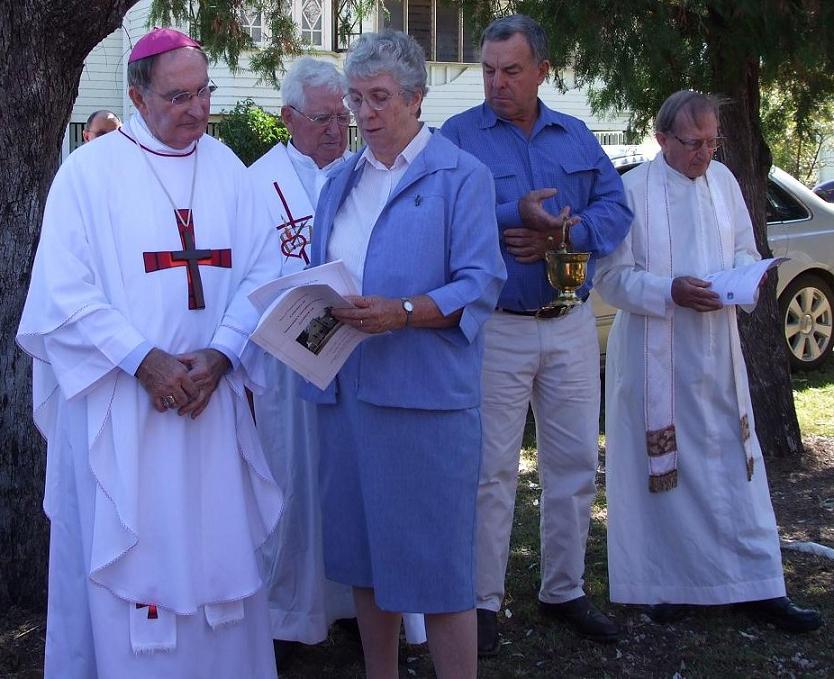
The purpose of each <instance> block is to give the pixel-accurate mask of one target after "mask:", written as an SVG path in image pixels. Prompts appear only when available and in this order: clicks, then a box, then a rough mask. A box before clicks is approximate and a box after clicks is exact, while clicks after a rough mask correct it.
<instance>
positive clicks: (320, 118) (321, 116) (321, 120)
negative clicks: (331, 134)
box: [288, 104, 352, 127]
mask: <svg viewBox="0 0 834 679" xmlns="http://www.w3.org/2000/svg"><path fill="white" fill-rule="evenodd" d="M288 106H289V107H290V108H291V109H292V110H293V111H295V112H296V113H298V114H299V115H302V116H304V117H305V118H307V120H309V121H310V122H311V123H313V125H318V126H319V127H327V126H328V125H330V121H331V120H335V121H336V124H337V125H338V126H339V127H348V126H349V125H350V121H351V119H352V116H351V115H350V113H317V114H315V115H312V116H308V115H307V114H306V113H304V111H299V110H298V109H297V108H296V107H295V106H293V105H292V104H288Z"/></svg>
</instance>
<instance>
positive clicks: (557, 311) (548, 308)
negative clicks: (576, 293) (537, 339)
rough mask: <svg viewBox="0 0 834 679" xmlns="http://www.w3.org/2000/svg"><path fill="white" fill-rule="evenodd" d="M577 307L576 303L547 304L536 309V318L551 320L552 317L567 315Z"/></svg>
mask: <svg viewBox="0 0 834 679" xmlns="http://www.w3.org/2000/svg"><path fill="white" fill-rule="evenodd" d="M574 308H576V305H573V306H564V305H561V304H559V305H556V304H553V305H550V304H547V305H545V306H543V307H542V308H541V309H539V310H538V311H536V318H537V319H539V320H549V319H551V318H561V317H562V316H567V315H568V314H569V313H570V311H571V309H574Z"/></svg>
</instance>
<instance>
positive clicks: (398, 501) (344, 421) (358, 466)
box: [318, 352, 481, 613]
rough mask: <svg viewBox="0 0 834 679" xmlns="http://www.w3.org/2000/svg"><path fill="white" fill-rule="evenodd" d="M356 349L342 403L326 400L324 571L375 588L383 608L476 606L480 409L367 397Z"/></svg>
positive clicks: (341, 384)
mask: <svg viewBox="0 0 834 679" xmlns="http://www.w3.org/2000/svg"><path fill="white" fill-rule="evenodd" d="M358 354H359V352H354V354H353V356H352V357H351V358H350V359H349V360H348V362H347V363H346V364H345V366H344V367H343V368H342V370H341V372H340V373H339V375H338V377H337V380H338V385H337V386H338V388H337V393H338V397H337V403H336V404H335V405H319V418H318V422H319V434H320V444H321V484H322V512H323V524H324V525H323V528H322V533H323V539H324V562H325V571H326V573H327V577H328V578H329V579H331V580H335V581H336V582H341V583H344V584H348V585H352V586H354V587H366V588H372V589H373V590H374V595H375V599H376V604H377V606H379V607H380V608H381V609H383V610H386V611H392V612H404V613H451V612H457V611H465V610H468V609H471V608H473V607H474V605H475V549H474V546H475V506H476V499H477V493H478V473H479V469H480V463H481V420H480V412H479V410H478V409H477V408H471V409H466V410H444V411H440V410H416V409H407V408H389V407H382V406H375V405H372V404H370V403H366V402H363V401H360V400H359V399H358V398H357V396H356V384H357V379H356V378H357V366H358ZM393 379H396V378H395V377H394V378H393Z"/></svg>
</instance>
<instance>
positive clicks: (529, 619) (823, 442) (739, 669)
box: [0, 361, 834, 679]
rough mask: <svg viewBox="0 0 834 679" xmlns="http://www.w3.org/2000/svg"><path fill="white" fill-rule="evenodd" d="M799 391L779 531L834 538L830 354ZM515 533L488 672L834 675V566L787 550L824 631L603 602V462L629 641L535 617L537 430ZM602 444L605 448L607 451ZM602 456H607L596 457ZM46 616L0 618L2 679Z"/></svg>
mask: <svg viewBox="0 0 834 679" xmlns="http://www.w3.org/2000/svg"><path fill="white" fill-rule="evenodd" d="M794 389H795V396H796V403H797V411H798V415H799V419H800V425H801V427H802V431H803V437H804V442H805V445H806V450H807V455H806V456H805V458H804V459H803V460H802V461H801V462H800V463H797V462H795V461H792V460H774V461H771V462H770V463H769V465H768V475H769V478H770V483H771V491H772V497H773V504H774V508H775V510H776V515H777V521H778V522H779V530H780V535H781V536H782V538H783V539H790V540H813V541H817V542H821V543H824V544H827V545H829V546H834V528H832V523H834V521H832V519H834V361H832V362H831V363H829V367H828V368H827V369H826V370H824V371H821V372H819V373H809V374H801V373H800V374H797V375H795V377H794ZM525 443H526V444H527V445H528V447H527V449H526V450H525V451H524V454H523V459H522V468H521V473H520V477H519V488H518V497H517V502H516V515H515V520H514V527H513V536H512V551H511V556H510V564H509V572H508V583H507V598H506V601H505V606H504V608H503V609H502V611H501V614H500V617H499V632H500V634H501V644H502V646H501V652H500V654H499V655H498V657H496V658H493V659H485V660H482V661H481V662H480V664H479V675H480V677H482V678H483V679H505V678H506V679H510V678H513V677H525V678H528V677H529V678H530V679H539V678H540V679H545V678H547V679H551V678H555V677H671V678H673V679H684V678H686V679H692V678H697V677H704V678H710V679H711V678H713V677H727V678H729V677H745V678H746V677H834V635H832V631H831V630H832V628H834V598H832V596H831V592H832V590H834V562H832V561H830V560H825V559H822V558H820V557H814V556H809V555H805V554H800V553H797V552H792V551H784V552H783V559H784V566H785V576H786V579H787V583H788V590H789V592H790V594H791V595H792V596H793V597H794V598H795V599H796V600H797V601H799V602H801V603H803V604H807V605H809V606H813V607H815V608H818V609H820V610H821V611H822V613H823V615H824V617H825V619H826V621H827V625H826V626H825V627H824V628H823V629H822V630H820V631H818V632H815V633H812V634H808V635H802V636H791V635H787V634H783V633H781V632H778V631H776V630H775V629H774V628H773V627H771V626H767V625H759V624H756V623H754V622H752V621H751V620H749V619H748V618H747V617H746V616H745V615H744V614H743V613H740V612H738V611H737V610H735V609H733V608H731V607H711V608H707V609H704V610H700V611H698V612H697V613H695V614H693V615H692V616H691V617H690V618H688V619H686V620H684V621H682V622H680V623H676V624H674V625H655V624H653V623H652V622H651V621H650V620H649V619H648V617H646V616H645V615H644V614H643V613H642V611H641V610H640V609H639V608H636V607H625V606H611V605H610V604H609V603H608V591H607V563H606V548H605V522H606V506H605V495H604V492H603V490H602V489H603V488H604V479H603V476H602V474H603V473H604V472H603V471H602V469H601V473H600V478H599V482H600V483H599V486H600V491H599V494H598V496H597V500H596V503H595V504H594V510H593V516H592V524H591V532H590V535H589V538H588V550H587V559H586V591H587V593H588V595H589V596H590V597H591V598H592V599H593V600H594V601H595V602H596V603H597V605H599V607H600V608H602V609H603V610H605V611H607V612H609V613H611V614H612V615H613V616H614V618H615V619H616V620H617V621H618V622H619V623H620V624H621V625H623V627H624V630H625V633H624V637H623V639H622V641H620V643H618V644H616V645H609V646H600V645H597V644H594V643H592V642H588V641H584V640H580V639H578V638H577V637H575V636H574V635H573V634H572V633H571V632H569V631H568V630H566V629H564V628H563V627H561V626H559V625H558V624H554V623H551V622H548V621H545V620H543V619H542V618H540V617H539V615H538V611H537V596H536V595H537V591H538V578H539V575H538V554H539V535H538V503H539V494H540V488H539V485H538V477H537V473H536V468H535V455H534V451H533V447H532V445H533V438H532V436H531V435H529V433H528V436H527V437H526V439H525ZM601 452H602V451H601ZM603 459H604V456H602V455H601V461H602V460H603ZM43 638H44V618H43V615H41V614H33V613H31V612H28V611H21V610H19V609H11V610H7V611H5V612H4V613H3V614H2V615H1V616H0V677H15V678H16V679H23V678H25V679H34V678H35V677H40V676H41V675H42V670H41V668H42V654H43ZM400 657H401V662H400V677H401V678H403V679H409V678H411V677H417V678H423V677H425V678H429V677H433V676H434V674H433V671H432V667H431V659H430V657H429V655H428V651H427V649H426V648H425V647H409V646H406V645H405V644H403V645H402V647H401V654H400ZM362 676H363V674H362V658H361V649H360V648H359V646H358V644H357V643H356V640H355V639H354V638H353V637H352V636H351V635H350V634H349V633H348V632H346V631H344V630H342V629H339V628H334V630H333V632H332V634H331V636H330V638H329V639H328V641H327V642H325V643H323V644H320V645H318V646H315V647H305V648H304V649H303V650H302V651H301V652H300V654H299V655H298V656H296V658H295V661H294V663H293V665H292V666H290V667H289V668H287V670H286V671H284V672H282V674H281V677H282V679H319V678H323V679H329V678H332V679H354V678H357V679H358V678H360V677H362Z"/></svg>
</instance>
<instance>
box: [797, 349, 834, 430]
mask: <svg viewBox="0 0 834 679" xmlns="http://www.w3.org/2000/svg"><path fill="white" fill-rule="evenodd" d="M793 397H794V402H795V403H796V415H797V417H798V418H799V428H800V430H801V431H802V435H803V436H834V359H829V360H828V362H827V363H826V364H825V366H824V368H823V369H822V370H816V371H813V372H799V373H795V374H794V378H793Z"/></svg>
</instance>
